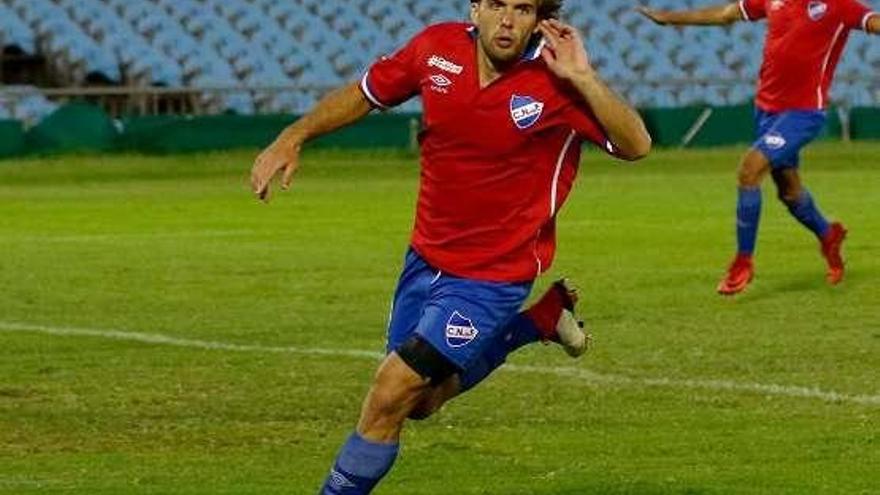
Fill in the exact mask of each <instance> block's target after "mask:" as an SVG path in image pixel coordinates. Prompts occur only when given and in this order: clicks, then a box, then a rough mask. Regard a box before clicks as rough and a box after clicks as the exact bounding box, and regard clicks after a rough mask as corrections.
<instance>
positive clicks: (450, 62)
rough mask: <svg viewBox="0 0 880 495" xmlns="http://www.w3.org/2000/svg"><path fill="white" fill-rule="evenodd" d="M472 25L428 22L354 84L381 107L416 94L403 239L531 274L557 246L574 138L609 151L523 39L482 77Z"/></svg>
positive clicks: (476, 266)
mask: <svg viewBox="0 0 880 495" xmlns="http://www.w3.org/2000/svg"><path fill="white" fill-rule="evenodd" d="M477 42H478V40H477V35H476V28H475V27H474V26H473V25H470V24H465V23H444V24H438V25H434V26H431V27H428V28H427V29H425V30H424V31H423V32H421V33H420V34H418V35H416V36H415V37H414V38H413V39H412V40H411V41H410V42H409V43H408V44H407V45H406V46H405V47H404V48H402V49H401V50H400V51H398V52H397V53H395V54H394V55H392V56H388V57H383V58H382V59H380V60H379V61H377V62H376V63H375V64H374V65H373V66H372V67H370V68H369V69H368V71H367V72H366V74H365V75H364V77H363V79H362V81H361V90H362V91H363V92H364V94H365V95H366V97H367V98H368V99H369V100H370V101H371V102H372V104H373V105H374V106H376V107H379V108H386V107H392V106H395V105H398V104H400V103H402V102H404V101H406V100H408V99H410V98H412V97H414V96H421V99H422V106H423V110H424V111H423V128H422V131H421V133H420V134H419V142H420V146H421V181H420V190H419V198H418V204H417V206H416V220H415V226H414V229H413V233H412V239H411V245H412V247H413V249H415V251H416V252H418V253H419V255H421V256H422V257H423V258H424V259H425V260H426V261H427V262H428V263H429V264H431V265H432V266H435V267H437V268H438V269H440V270H443V271H444V272H446V273H449V274H452V275H456V276H459V277H467V278H472V279H477V280H486V281H497V282H520V281H528V280H532V279H534V278H535V277H536V276H537V275H538V274H540V273H542V272H543V271H545V270H547V269H548V268H549V267H550V264H551V262H552V260H553V256H554V252H555V244H556V241H555V230H556V227H555V218H556V214H557V212H558V211H559V208H560V207H561V206H562V204H563V203H564V201H565V199H566V198H567V196H568V194H569V192H570V190H571V188H572V184H573V182H574V179H575V176H576V174H577V168H578V162H579V159H580V151H581V150H580V148H581V143H582V142H583V141H589V142H592V143H595V144H596V145H597V146H599V147H600V148H601V149H603V150H605V151H606V152H608V153H610V154H614V153H615V147H614V145H613V144H612V143H611V142H610V141H609V140H608V138H607V137H606V135H605V132H604V131H603V129H602V127H601V126H600V125H599V123H598V121H597V119H596V117H595V116H594V115H593V114H592V113H591V111H590V108H589V107H588V106H587V104H586V102H585V100H584V99H583V98H582V97H580V96H579V95H578V94H577V93H576V92H575V91H574V90H573V89H572V88H570V87H569V86H568V85H567V84H564V83H563V82H561V81H560V80H559V79H558V78H556V77H555V76H553V75H552V73H551V72H550V71H549V69H548V68H547V66H546V64H545V63H544V61H543V60H542V59H541V58H540V56H539V54H540V48H541V47H540V46H539V45H538V44H537V43H533V44H532V45H535V46H531V45H530V47H529V50H527V52H526V54H525V55H524V57H523V59H522V60H521V61H519V62H518V63H517V64H516V65H514V66H513V67H511V68H510V69H508V70H507V71H505V72H504V73H503V74H502V75H501V77H500V78H498V79H497V80H495V81H494V82H492V83H491V84H489V85H487V86H486V87H484V88H481V87H480V80H479V73H478V69H477V55H476V43H477Z"/></svg>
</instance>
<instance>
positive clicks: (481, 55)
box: [477, 43, 515, 88]
mask: <svg viewBox="0 0 880 495" xmlns="http://www.w3.org/2000/svg"><path fill="white" fill-rule="evenodd" d="M514 64H515V62H511V63H507V64H500V63H498V62H495V61H493V60H492V59H491V58H490V57H489V55H488V54H487V53H486V51H485V50H483V47H482V46H480V44H479V43H477V71H478V73H479V76H480V88H485V87H486V86H488V85H490V84H492V83H493V82H495V81H496V80H497V79H498V78H499V77H501V75H502V74H504V72H506V71H507V70H508V69H510V67H512V66H513V65H514Z"/></svg>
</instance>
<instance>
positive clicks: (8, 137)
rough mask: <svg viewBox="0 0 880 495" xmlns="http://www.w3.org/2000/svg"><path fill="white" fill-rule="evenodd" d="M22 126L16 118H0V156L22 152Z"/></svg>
mask: <svg viewBox="0 0 880 495" xmlns="http://www.w3.org/2000/svg"><path fill="white" fill-rule="evenodd" d="M24 150H25V147H24V127H23V126H22V125H21V122H19V121H17V120H0V158H5V157H10V156H18V155H21V154H22V153H24Z"/></svg>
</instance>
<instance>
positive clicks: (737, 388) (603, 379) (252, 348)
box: [0, 321, 880, 406]
mask: <svg viewBox="0 0 880 495" xmlns="http://www.w3.org/2000/svg"><path fill="white" fill-rule="evenodd" d="M0 331H2V332H8V333H12V332H18V333H39V334H44V335H57V336H65V337H95V338H101V339H110V340H118V341H125V342H139V343H143V344H153V345H165V346H173V347H186V348H194V349H205V350H212V351H232V352H254V353H273V354H301V355H308V356H332V357H352V358H361V359H370V360H376V361H378V360H380V359H381V358H382V356H383V354H382V353H380V352H373V351H365V350H357V349H348V350H347V349H321V348H314V347H283V346H265V345H257V344H232V343H226V342H215V341H207V340H196V339H183V338H178V337H171V336H169V335H162V334H157V333H143V332H128V331H121V330H99V329H92V328H65V327H52V326H44V325H32V324H28V323H15V322H3V321H0ZM501 369H502V370H503V371H507V372H512V373H519V374H528V375H553V376H558V377H563V378H570V379H576V380H578V381H583V382H586V383H589V384H593V385H611V386H630V387H647V388H674V389H687V390H710V391H713V392H736V393H748V394H759V395H764V396H775V397H789V398H796V399H814V400H821V401H824V402H835V403H849V404H859V405H867V406H878V405H880V395H851V394H844V393H840V392H835V391H832V390H822V389H819V388H816V387H799V386H791V385H776V384H763V383H749V382H735V381H729V380H705V379H699V380H696V379H674V378H663V377H659V378H637V377H628V376H623V375H610V374H602V373H596V372H593V371H589V370H586V369H583V368H575V367H552V366H526V365H512V364H507V365H505V366H504V367H502V368H501Z"/></svg>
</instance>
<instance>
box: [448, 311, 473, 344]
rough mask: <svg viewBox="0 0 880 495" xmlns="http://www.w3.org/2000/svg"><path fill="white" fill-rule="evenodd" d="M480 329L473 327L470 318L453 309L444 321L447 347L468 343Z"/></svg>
mask: <svg viewBox="0 0 880 495" xmlns="http://www.w3.org/2000/svg"><path fill="white" fill-rule="evenodd" d="M479 333H480V331H479V330H477V329H476V327H474V324H473V323H472V322H471V320H469V319H467V318H465V317H464V316H462V315H461V313H459V312H458V311H453V312H452V316H450V317H449V321H447V322H446V344H447V345H449V347H463V346H466V345H468V344H470V343H471V342H472V341H473V340H474V339H475V338H477V334H479Z"/></svg>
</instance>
